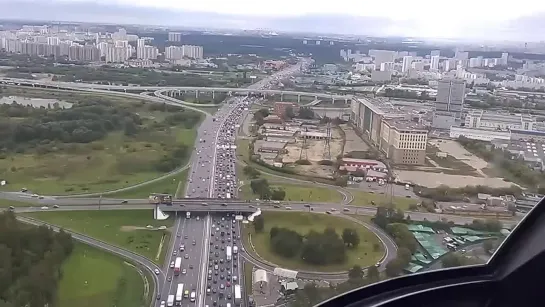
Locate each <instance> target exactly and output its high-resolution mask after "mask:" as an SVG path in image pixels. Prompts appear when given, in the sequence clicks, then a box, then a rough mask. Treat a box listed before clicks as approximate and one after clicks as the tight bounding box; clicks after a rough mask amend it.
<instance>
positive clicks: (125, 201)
mask: <svg viewBox="0 0 545 307" xmlns="http://www.w3.org/2000/svg"><path fill="white" fill-rule="evenodd" d="M128 202H129V201H128V200H124V201H122V202H121V203H122V204H126V203H128Z"/></svg>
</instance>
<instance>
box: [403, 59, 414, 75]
mask: <svg viewBox="0 0 545 307" xmlns="http://www.w3.org/2000/svg"><path fill="white" fill-rule="evenodd" d="M412 62H413V57H412V56H410V55H407V56H404V57H403V64H402V66H401V72H402V73H404V74H406V73H408V72H409V70H410V69H411V64H412Z"/></svg>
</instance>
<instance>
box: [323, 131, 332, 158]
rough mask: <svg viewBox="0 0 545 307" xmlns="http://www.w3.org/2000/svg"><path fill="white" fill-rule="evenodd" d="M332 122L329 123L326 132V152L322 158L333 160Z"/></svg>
mask: <svg viewBox="0 0 545 307" xmlns="http://www.w3.org/2000/svg"><path fill="white" fill-rule="evenodd" d="M330 142H331V122H328V123H327V126H326V133H325V143H324V152H323V155H322V158H323V159H324V160H331V144H330Z"/></svg>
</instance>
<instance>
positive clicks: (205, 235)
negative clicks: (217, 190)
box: [197, 215, 210, 307]
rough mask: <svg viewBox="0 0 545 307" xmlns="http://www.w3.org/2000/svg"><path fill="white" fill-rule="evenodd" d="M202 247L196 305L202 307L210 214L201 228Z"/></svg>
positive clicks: (204, 294)
mask: <svg viewBox="0 0 545 307" xmlns="http://www.w3.org/2000/svg"><path fill="white" fill-rule="evenodd" d="M203 238H204V240H203V244H204V245H203V248H202V250H201V251H202V254H201V257H200V259H202V260H203V261H202V263H201V271H200V274H199V285H198V286H199V289H198V292H197V293H198V295H199V297H198V299H199V301H198V304H197V306H198V307H202V306H203V304H204V303H205V296H206V293H205V292H206V290H205V288H206V277H205V275H206V266H207V264H208V247H209V244H210V243H209V241H210V215H207V216H206V218H205V222H204V229H203Z"/></svg>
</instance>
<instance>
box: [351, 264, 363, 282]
mask: <svg viewBox="0 0 545 307" xmlns="http://www.w3.org/2000/svg"><path fill="white" fill-rule="evenodd" d="M348 278H349V279H353V280H358V279H362V278H363V270H362V269H361V267H360V266H359V265H355V266H353V267H352V268H351V269H350V270H349V271H348Z"/></svg>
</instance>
